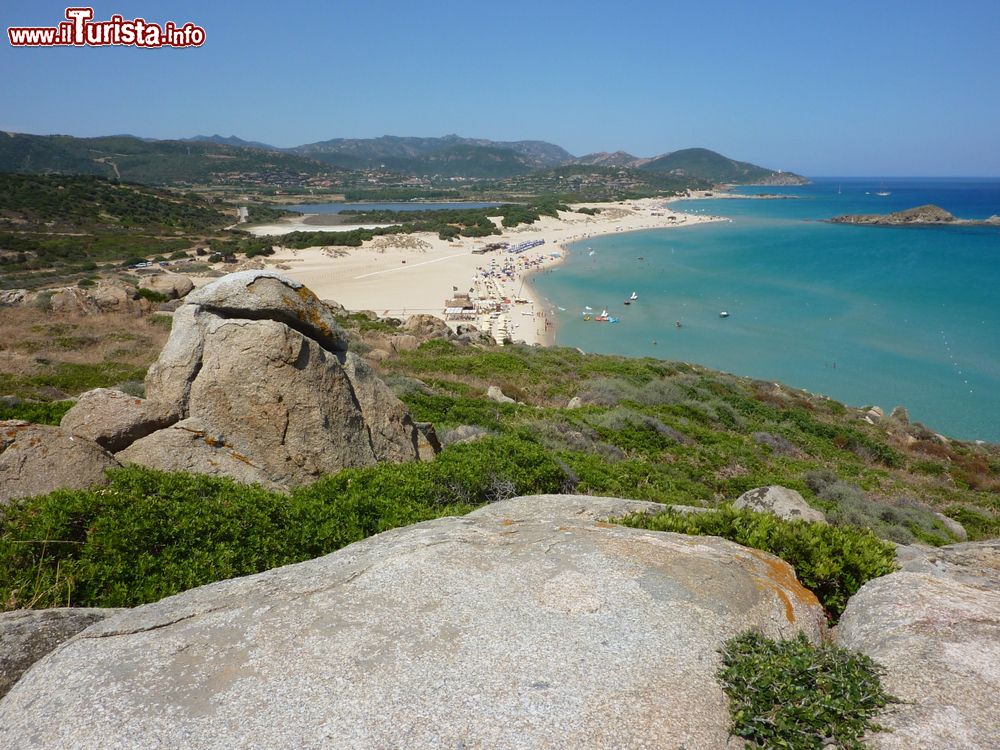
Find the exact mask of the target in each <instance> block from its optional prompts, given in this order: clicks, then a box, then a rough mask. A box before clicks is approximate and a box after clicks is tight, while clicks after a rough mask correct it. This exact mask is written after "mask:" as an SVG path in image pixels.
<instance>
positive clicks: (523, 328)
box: [261, 198, 728, 346]
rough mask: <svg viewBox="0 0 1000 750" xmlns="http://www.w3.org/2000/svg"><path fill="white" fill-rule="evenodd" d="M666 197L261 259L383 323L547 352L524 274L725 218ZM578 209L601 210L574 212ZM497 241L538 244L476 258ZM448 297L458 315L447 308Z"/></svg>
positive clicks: (545, 308)
mask: <svg viewBox="0 0 1000 750" xmlns="http://www.w3.org/2000/svg"><path fill="white" fill-rule="evenodd" d="M683 199H685V198H678V200H683ZM669 200H671V199H668V198H643V199H638V200H631V201H622V202H617V203H590V202H588V203H578V204H573V205H572V206H570V209H571V210H570V211H568V212H567V211H560V212H559V215H558V217H550V216H543V217H541V218H540V219H539V220H538V221H536V222H535V223H534V224H528V225H524V224H522V225H519V226H517V227H512V228H505V227H502V226H501V225H500V223H499V217H497V218H496V219H495V220H494V221H495V223H496V224H497V226H498V228H500V229H501V230H502V234H501V235H491V236H489V237H485V238H468V237H462V238H459V239H457V240H452V241H447V240H441V239H440V238H438V236H437V235H436V234H433V233H426V232H421V233H414V234H401V235H383V236H379V237H375V238H374V239H372V240H368V241H366V242H365V243H363V245H362V246H361V247H356V248H344V247H314V248H306V249H303V250H294V249H289V248H282V247H280V246H278V247H277V248H276V249H277V252H276V254H275V255H273V256H269V257H267V258H266V259H264V265H265V267H267V268H271V269H274V270H279V271H281V272H282V273H284V274H285V275H287V276H290V277H291V278H293V279H295V280H297V281H301V282H302V283H303V284H305V285H306V286H307V287H309V288H310V289H312V290H313V291H314V292H315V293H316V294H317V295H318V296H319V297H320V298H321V299H327V300H333V301H336V302H337V303H339V304H341V305H343V306H344V307H345V308H347V309H348V310H373V311H375V312H376V314H378V315H380V316H381V317H387V316H392V317H399V318H406V317H408V316H409V315H414V314H419V313H428V314H431V315H435V316H437V317H441V318H442V319H444V320H445V321H446V322H447V323H448V324H449V325H450V326H451V327H452V328H453V329H454V328H457V327H458V326H459V325H462V324H472V325H475V326H476V327H477V328H478V329H479V330H483V331H486V332H488V333H490V334H491V335H492V336H493V337H494V339H496V340H497V341H498V342H502V341H503V340H505V339H510V340H512V341H524V342H525V343H527V344H541V345H544V346H550V345H552V344H554V343H555V337H556V321H555V316H554V315H552V312H553V308H554V307H555V305H554V303H552V302H550V301H548V300H545V299H544V298H543V297H541V295H540V294H539V293H538V291H537V289H536V288H535V287H534V285H533V284H532V283H531V278H532V277H534V276H535V275H536V274H538V273H539V272H541V271H545V270H550V269H551V268H553V267H555V266H557V265H559V264H560V263H562V262H563V261H564V260H565V259H566V257H567V256H568V254H569V247H568V246H569V245H570V244H572V243H575V242H580V241H583V240H586V239H589V238H592V237H600V236H604V235H609V234H616V233H627V232H637V231H645V230H649V229H667V228H670V227H681V226H692V225H694V224H701V223H706V222H718V221H728V219H726V218H725V217H721V216H706V215H700V214H699V215H695V214H689V213H685V212H682V211H678V210H675V209H671V208H669V207H668V201H669ZM581 207H589V208H596V209H600V212H599V213H596V214H594V215H590V214H582V213H578V212H577V209H579V208H581ZM303 218H304V217H303ZM266 226H268V228H270V226H269V225H266ZM287 227H292V228H287ZM263 228H264V227H261V229H263ZM282 228H286V229H285V231H286V232H288V231H297V230H299V229H301V225H300V224H299V222H298V221H296V222H294V223H293V222H286V223H285V224H284V227H282ZM310 228H311V229H313V231H316V230H317V229H322V227H316V226H315V225H314V226H312V227H310ZM337 229H339V230H340V231H345V230H347V229H348V227H344V226H341V227H338V228H337ZM499 242H507V243H510V244H511V245H517V244H521V243H527V242H534V243H537V245H536V246H535V247H531V248H530V249H529V250H527V251H524V252H522V253H518V254H514V253H510V252H506V251H497V250H494V251H489V252H485V253H484V252H483V251H484V249H485V247H486V246H487V245H490V244H492V243H499ZM477 251H478V252H477ZM449 300H452V301H454V302H455V303H456V305H457V304H462V305H465V306H466V309H465V310H464V311H459V308H458V307H457V306H449V305H448V304H447V303H448V301H449ZM449 308H450V309H451V311H452V312H451V313H449V312H447V311H448V310H449ZM473 308H474V309H473Z"/></svg>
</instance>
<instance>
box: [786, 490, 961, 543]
mask: <svg viewBox="0 0 1000 750" xmlns="http://www.w3.org/2000/svg"><path fill="white" fill-rule="evenodd" d="M806 484H808V485H809V487H810V488H811V489H812V490H813V491H814V492H815V493H816V497H817V498H818V499H819V500H820V501H821V503H822V504H823V507H824V510H825V511H826V517H827V520H828V521H830V522H831V523H833V524H837V525H840V526H855V527H857V528H860V529H870V530H871V531H872V532H873V533H874V534H875V535H876V536H878V537H879V538H880V539H888V540H889V541H892V542H896V543H897V544H913V543H914V542H918V541H919V542H924V543H925V544H932V545H935V546H940V545H942V544H950V543H952V542H954V541H955V539H954V538H952V536H951V534H949V533H948V531H947V529H945V527H944V524H942V523H941V521H940V519H938V518H937V516H935V515H934V511H933V510H931V509H930V508H928V507H927V506H926V505H923V504H922V503H918V502H916V501H914V500H909V499H905V498H900V499H897V500H895V501H892V502H889V501H885V500H879V499H876V498H873V497H869V496H868V495H866V494H865V492H864V491H863V490H862V489H861V488H860V487H858V486H857V485H854V484H849V483H848V482H841V481H840V480H838V479H837V478H836V476H835V475H834V474H833V473H832V472H829V471H814V472H809V473H808V474H807V475H806Z"/></svg>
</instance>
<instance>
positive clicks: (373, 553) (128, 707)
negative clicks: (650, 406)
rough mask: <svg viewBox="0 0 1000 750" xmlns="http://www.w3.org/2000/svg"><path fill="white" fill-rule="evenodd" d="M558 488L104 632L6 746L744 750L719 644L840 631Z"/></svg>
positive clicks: (721, 554)
mask: <svg viewBox="0 0 1000 750" xmlns="http://www.w3.org/2000/svg"><path fill="white" fill-rule="evenodd" d="M659 507H660V506H657V505H655V504H652V503H640V502H634V501H622V500H615V499H612V498H588V497H574V496H540V497H528V498H516V499H514V500H510V501H506V502H502V503H497V504H495V505H492V506H489V507H487V508H485V509H483V510H480V511H477V512H475V513H472V514H470V515H468V516H465V517H461V518H443V519H438V520H436V521H429V522H426V523H421V524H417V525H415V526H410V527H407V528H401V529H396V530H393V531H389V532H386V533H384V534H380V535H378V536H374V537H371V538H369V539H366V540H364V541H361V542H358V543H356V544H353V545H350V546H348V547H346V548H344V549H342V550H340V551H338V552H335V553H333V554H331V555H327V556H326V557H322V558H319V559H316V560H311V561H309V562H304V563H300V564H298V565H292V566H288V567H284V568H279V569H276V570H271V571H268V572H266V573H261V574H258V575H255V576H250V577H247V578H239V579H233V580H229V581H222V582H219V583H215V584H211V585H209V586H204V587H201V588H198V589H194V590H191V591H187V592H185V593H182V594H179V595H177V596H173V597H169V598H167V599H164V600H162V601H160V602H157V603H155V604H150V605H146V606H143V607H138V608H136V609H134V610H130V611H128V612H125V613H123V614H121V615H119V616H117V617H115V618H112V619H110V620H105V621H104V622H102V623H99V624H97V625H94V626H92V627H91V628H89V629H87V630H86V631H84V632H82V633H80V634H79V635H77V636H76V637H75V638H73V639H71V640H69V641H67V642H66V643H64V644H63V645H62V646H61V647H60V648H58V649H57V650H56V651H54V652H53V653H51V654H49V656H47V657H46V658H45V659H43V660H42V661H41V662H39V663H38V664H36V665H35V667H34V668H33V669H32V670H31V671H30V672H28V674H26V675H25V676H24V677H23V678H22V679H21V681H20V682H19V683H18V684H17V685H16V686H15V687H14V689H13V690H12V691H11V692H10V693H8V695H7V696H6V698H4V699H3V701H2V702H0V746H2V747H8V746H16V747H18V748H19V750H31V749H33V748H45V749H46V750H48V749H49V748H54V747H73V748H79V749H81V750H86V749H88V748H93V749H95V750H96V749H97V748H112V747H122V748H125V747H129V748H131V747H158V748H189V747H197V748H201V749H208V748H220V749H222V748H225V749H226V750H229V748H237V747H244V748H245V747H308V748H407V749H408V750H419V749H420V748H462V747H464V748H513V747H520V748H536V747H537V748H541V747H549V748H594V747H621V748H626V747H628V748H631V747H650V748H653V747H664V748H677V747H689V748H709V749H710V748H720V749H721V748H727V747H732V745H731V744H730V738H729V736H728V727H729V713H728V708H727V703H726V699H725V696H724V695H723V693H722V690H721V688H720V687H719V685H718V683H717V682H716V680H715V671H716V670H717V669H718V666H719V663H720V661H719V660H720V657H719V653H718V648H719V647H720V645H721V644H722V643H723V642H724V641H725V640H726V639H727V638H729V637H731V636H733V635H736V634H738V633H740V632H742V631H744V630H746V629H748V628H756V629H759V630H761V631H763V632H764V633H766V634H767V635H769V636H771V637H776V638H777V637H789V636H793V635H794V634H796V633H797V632H800V631H801V632H805V633H807V634H808V636H809V637H810V638H811V639H812V640H814V641H818V640H819V639H820V637H821V634H822V632H823V628H824V625H823V613H822V611H821V609H820V607H819V605H818V604H817V602H816V600H815V598H814V597H813V596H812V595H811V594H810V593H809V592H808V591H806V590H805V589H803V588H802V587H801V586H800V585H799V584H798V583H797V582H796V580H795V576H794V573H793V572H792V569H791V568H790V567H789V566H788V565H786V564H785V563H784V562H782V561H780V560H778V559H777V558H774V557H772V556H770V555H767V554H764V553H761V552H757V551H753V550H748V549H745V548H743V547H740V546H738V545H736V544H733V543H731V542H727V541H724V540H722V539H718V538H710V537H689V536H684V535H680V534H668V533H659V532H651V531H645V530H639V529H632V528H625V527H621V526H616V525H613V524H610V523H606V522H605V521H603V520H601V519H603V518H605V517H607V516H609V515H616V514H619V513H624V512H636V511H643V510H655V509H658V508H659Z"/></svg>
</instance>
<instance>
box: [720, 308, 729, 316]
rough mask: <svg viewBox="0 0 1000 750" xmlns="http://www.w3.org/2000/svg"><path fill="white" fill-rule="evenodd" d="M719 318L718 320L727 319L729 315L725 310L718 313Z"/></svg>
mask: <svg viewBox="0 0 1000 750" xmlns="http://www.w3.org/2000/svg"><path fill="white" fill-rule="evenodd" d="M719 317H720V318H728V317H729V313H727V312H726V311H725V310H723V311H722V312H720V313H719Z"/></svg>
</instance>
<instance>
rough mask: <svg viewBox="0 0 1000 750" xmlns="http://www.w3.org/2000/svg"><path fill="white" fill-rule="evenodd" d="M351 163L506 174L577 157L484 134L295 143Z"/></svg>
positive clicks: (305, 151)
mask: <svg viewBox="0 0 1000 750" xmlns="http://www.w3.org/2000/svg"><path fill="white" fill-rule="evenodd" d="M290 151H291V152H292V153H295V154H299V155H302V156H307V157H309V158H312V159H318V160H320V161H323V162H326V163H328V164H334V165H336V166H339V167H343V168H346V169H377V168H384V169H389V170H392V171H396V172H401V173H404V174H420V175H427V174H440V175H443V176H463V177H507V176H510V175H513V174H525V173H527V172H530V171H531V170H533V169H538V168H544V167H551V166H555V165H558V164H564V163H566V162H567V161H569V160H571V159H572V158H573V156H572V154H570V153H569V152H568V151H566V150H565V149H562V148H560V147H559V146H556V145H553V144H551V143H546V142H544V141H510V142H504V141H491V140H488V139H483V138H462V137H461V136H457V135H446V136H444V137H442V138H417V137H399V136H391V135H386V136H382V137H381V138H334V139H332V140H328V141H320V142H318V143H309V144H306V145H303V146H297V147H295V148H293V149H290Z"/></svg>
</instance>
